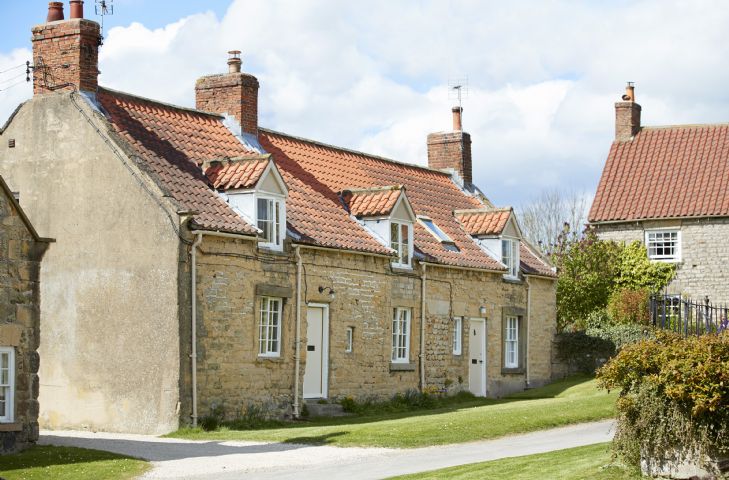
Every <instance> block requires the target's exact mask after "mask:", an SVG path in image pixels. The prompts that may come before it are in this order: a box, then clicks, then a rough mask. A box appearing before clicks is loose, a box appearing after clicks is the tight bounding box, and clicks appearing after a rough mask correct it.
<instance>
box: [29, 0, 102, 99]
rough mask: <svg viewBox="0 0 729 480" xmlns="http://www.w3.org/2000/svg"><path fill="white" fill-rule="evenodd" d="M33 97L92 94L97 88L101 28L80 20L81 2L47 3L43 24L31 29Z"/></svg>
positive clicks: (81, 15)
mask: <svg viewBox="0 0 729 480" xmlns="http://www.w3.org/2000/svg"><path fill="white" fill-rule="evenodd" d="M32 32H33V38H32V41H33V94H40V93H48V92H53V91H56V90H86V91H90V92H95V91H96V89H97V88H98V85H99V81H98V78H99V44H100V43H101V27H100V26H99V24H98V23H96V22H94V21H92V20H86V19H84V18H83V2H82V1H80V0H73V1H71V18H70V19H68V20H66V19H64V15H63V2H50V3H49V4H48V16H47V18H46V23H43V24H41V25H36V26H35V27H33V30H32Z"/></svg>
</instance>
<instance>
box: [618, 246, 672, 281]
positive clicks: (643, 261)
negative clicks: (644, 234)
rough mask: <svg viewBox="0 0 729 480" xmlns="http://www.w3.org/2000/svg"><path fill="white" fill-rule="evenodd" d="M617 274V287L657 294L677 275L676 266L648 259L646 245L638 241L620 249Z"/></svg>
mask: <svg viewBox="0 0 729 480" xmlns="http://www.w3.org/2000/svg"><path fill="white" fill-rule="evenodd" d="M617 272H618V275H617V277H616V278H615V286H616V287H618V288H627V289H630V290H641V289H646V290H648V291H649V292H657V291H659V290H661V289H663V288H665V287H666V285H668V284H669V283H670V282H671V280H672V279H673V276H674V274H675V273H676V265H675V264H673V263H666V262H652V261H651V260H650V259H649V258H648V253H647V252H646V249H645V245H643V244H642V243H641V242H639V241H638V240H636V241H634V242H632V243H629V244H628V245H625V246H624V247H622V248H621V249H620V254H619V255H618V268H617Z"/></svg>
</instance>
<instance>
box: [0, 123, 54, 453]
mask: <svg viewBox="0 0 729 480" xmlns="http://www.w3.org/2000/svg"><path fill="white" fill-rule="evenodd" d="M1 134H2V129H0V135H1ZM49 242H51V240H49V239H46V238H41V237H39V236H38V234H37V233H36V231H35V229H34V228H33V225H31V223H30V221H29V220H28V217H26V215H25V213H24V212H23V210H22V209H21V208H20V205H19V204H18V201H17V200H16V199H15V196H14V195H13V192H12V191H11V190H10V189H9V188H8V186H7V184H6V183H5V180H4V179H3V178H2V177H0V454H2V453H11V452H17V451H18V450H22V449H24V448H25V447H27V446H29V445H30V444H32V443H34V442H35V441H36V440H38V389H39V383H38V367H39V359H40V357H39V356H38V351H37V350H38V342H39V334H40V309H39V306H38V304H39V293H40V292H39V289H38V275H39V270H40V261H41V258H42V257H43V253H44V252H45V250H46V248H47V246H48V243H49Z"/></svg>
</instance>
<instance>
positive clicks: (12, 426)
mask: <svg viewBox="0 0 729 480" xmlns="http://www.w3.org/2000/svg"><path fill="white" fill-rule="evenodd" d="M22 430H23V425H22V424H20V423H0V432H20V431H22Z"/></svg>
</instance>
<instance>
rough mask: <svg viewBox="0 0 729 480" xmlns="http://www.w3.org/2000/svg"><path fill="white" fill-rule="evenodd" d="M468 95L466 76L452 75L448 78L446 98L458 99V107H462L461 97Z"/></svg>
mask: <svg viewBox="0 0 729 480" xmlns="http://www.w3.org/2000/svg"><path fill="white" fill-rule="evenodd" d="M467 96H468V77H467V76H463V77H454V78H451V79H449V80H448V98H450V99H454V100H458V107H459V108H463V98H465V97H467Z"/></svg>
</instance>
